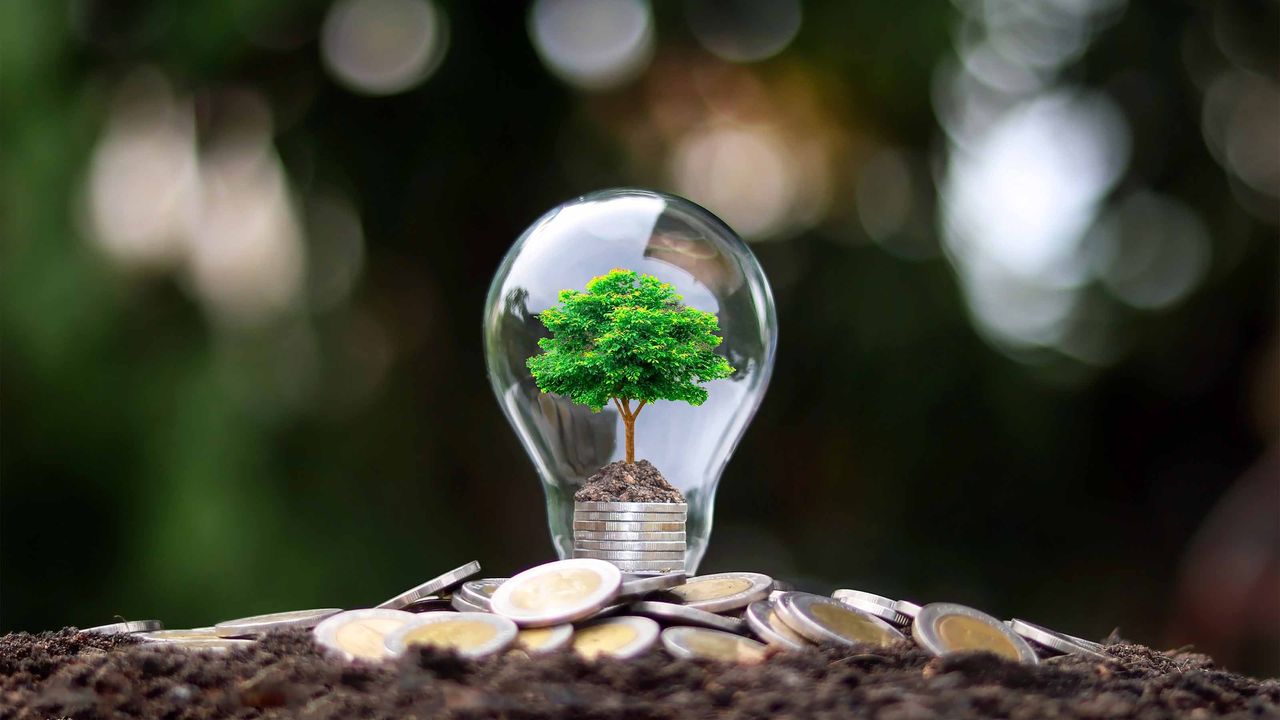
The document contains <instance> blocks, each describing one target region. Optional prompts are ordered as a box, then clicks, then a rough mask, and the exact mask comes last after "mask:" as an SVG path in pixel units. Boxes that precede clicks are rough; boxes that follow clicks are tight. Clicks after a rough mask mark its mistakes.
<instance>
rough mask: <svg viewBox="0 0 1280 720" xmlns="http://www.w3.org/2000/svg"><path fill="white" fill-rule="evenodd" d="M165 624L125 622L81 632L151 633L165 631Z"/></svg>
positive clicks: (109, 633) (141, 621) (157, 621)
mask: <svg viewBox="0 0 1280 720" xmlns="http://www.w3.org/2000/svg"><path fill="white" fill-rule="evenodd" d="M163 629H164V623H162V622H160V621H159V620H125V621H123V622H116V623H108V624H106V625H95V626H93V627H89V628H85V629H83V630H81V631H80V632H87V633H97V634H99V635H120V634H127V633H138V632H151V631H152V630H163Z"/></svg>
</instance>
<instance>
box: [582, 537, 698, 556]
mask: <svg viewBox="0 0 1280 720" xmlns="http://www.w3.org/2000/svg"><path fill="white" fill-rule="evenodd" d="M573 547H574V548H577V549H580V550H631V551H633V552H635V551H639V552H681V553H682V552H684V551H685V550H686V549H687V546H686V545H685V544H684V541H683V540H671V541H662V542H646V541H637V540H577V539H575V540H574V541H573Z"/></svg>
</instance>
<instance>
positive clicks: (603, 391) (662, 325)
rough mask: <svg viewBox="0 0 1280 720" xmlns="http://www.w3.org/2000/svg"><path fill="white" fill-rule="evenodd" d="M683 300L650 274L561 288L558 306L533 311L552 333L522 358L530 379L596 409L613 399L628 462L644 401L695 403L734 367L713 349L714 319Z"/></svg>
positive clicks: (617, 275)
mask: <svg viewBox="0 0 1280 720" xmlns="http://www.w3.org/2000/svg"><path fill="white" fill-rule="evenodd" d="M681 300H682V298H681V297H680V296H679V295H677V294H676V292H675V289H674V288H672V287H671V285H669V284H667V283H664V282H661V281H660V280H658V279H657V278H655V277H653V276H651V275H641V274H638V273H636V272H634V271H632V270H613V271H611V272H609V273H608V274H607V275H602V276H600V277H596V278H592V279H591V282H589V283H587V291H586V292H579V291H577V290H562V291H560V304H559V305H558V306H557V307H554V308H549V309H547V310H544V311H543V312H542V313H540V314H539V316H538V317H539V319H540V320H541V321H542V324H543V325H545V326H546V327H547V329H548V330H549V331H551V337H549V338H544V339H542V340H539V341H538V346H539V347H540V348H542V350H543V352H542V353H540V354H538V355H534V356H533V357H531V358H529V360H528V366H529V370H530V371H531V372H532V373H533V379H534V381H535V382H536V383H537V384H538V387H539V388H541V389H542V391H543V392H549V393H555V394H557V395H563V396H565V397H568V398H569V399H571V400H573V401H574V402H576V403H581V404H583V405H586V406H588V407H590V408H591V409H592V411H594V412H599V411H600V410H601V409H602V408H603V407H604V406H605V405H607V404H609V403H613V404H614V405H615V406H616V407H617V408H618V412H619V413H621V414H622V419H623V422H624V423H625V424H626V430H627V462H635V441H634V436H635V419H636V417H637V416H639V414H640V411H641V410H642V409H644V407H645V405H647V404H649V403H651V402H654V401H657V400H683V401H684V402H687V403H689V404H690V405H701V404H702V403H703V402H704V401H705V400H706V399H707V391H706V389H704V388H703V387H701V385H700V383H704V382H708V381H711V380H717V379H719V378H725V377H729V376H730V375H731V374H733V372H734V369H733V368H732V367H730V366H729V363H728V361H726V360H725V359H724V358H723V357H720V356H719V355H716V354H715V352H714V349H715V347H716V346H717V345H719V344H720V336H719V335H717V334H716V333H717V332H718V331H719V329H720V328H719V323H718V322H717V321H716V316H715V315H713V314H711V313H709V312H703V311H701V310H696V309H694V308H690V307H685V306H684V305H683V304H682V303H681ZM633 401H635V402H638V403H639V404H638V405H637V406H636V407H635V408H634V409H632V407H631V403H632V402H633Z"/></svg>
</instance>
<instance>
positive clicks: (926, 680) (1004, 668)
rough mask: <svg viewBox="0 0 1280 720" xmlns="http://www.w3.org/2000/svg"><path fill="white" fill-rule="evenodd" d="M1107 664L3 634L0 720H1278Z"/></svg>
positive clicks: (1166, 669) (1118, 654)
mask: <svg viewBox="0 0 1280 720" xmlns="http://www.w3.org/2000/svg"><path fill="white" fill-rule="evenodd" d="M1107 652H1108V654H1110V655H1111V656H1112V658H1113V660H1110V661H1106V662H1103V661H1092V660H1085V659H1078V658H1074V657H1059V658H1054V659H1048V660H1046V661H1045V662H1043V663H1042V664H1041V665H1040V666H1037V667H1029V666H1024V665H1017V664H1013V663H1009V662H1006V661H1003V660H1001V659H999V658H997V657H995V656H993V655H988V654H962V655H953V656H950V657H947V658H933V657H930V656H929V655H927V654H925V653H924V652H923V651H921V650H920V649H918V648H917V647H915V646H914V645H911V644H909V643H901V644H899V645H897V646H894V647H892V648H887V649H879V648H876V649H872V648H867V649H866V650H865V651H862V652H859V651H857V650H852V651H851V650H849V649H847V648H834V647H827V648H815V649H811V650H804V651H798V652H779V653H777V654H774V655H772V656H771V657H769V658H768V659H767V660H766V661H765V662H764V663H762V664H759V665H754V666H740V665H724V664H717V663H706V662H694V661H688V660H673V659H671V658H670V657H668V656H667V655H665V654H664V653H663V652H662V651H660V650H654V651H652V652H650V653H649V654H647V655H645V656H642V657H639V658H636V659H632V660H626V661H617V660H604V661H597V662H586V661H583V660H581V659H579V658H577V657H576V656H574V655H572V654H571V653H569V652H567V651H566V652H561V653H556V654H552V655H547V656H542V657H537V658H529V657H525V656H523V655H521V654H518V653H509V654H508V655H506V656H503V657H495V658H489V659H485V660H480V661H465V660H461V659H459V658H458V657H456V656H454V655H452V654H449V653H442V652H438V651H434V650H431V649H426V648H421V649H415V650H414V651H412V652H410V653H408V654H406V655H405V656H404V657H402V658H400V659H399V660H398V661H392V662H387V663H385V664H382V665H366V664H346V663H343V662H339V661H336V660H332V659H330V658H328V657H326V656H325V655H323V654H322V652H321V651H320V650H319V649H318V648H317V647H316V646H315V645H313V644H312V642H311V638H310V635H309V634H308V633H307V632H306V631H289V632H281V633H274V634H271V635H268V636H266V637H265V638H263V639H262V640H261V641H260V642H259V643H257V644H256V645H255V646H252V647H248V648H245V649H237V650H233V651H231V652H227V653H211V652H194V651H191V650H184V649H182V648H179V647H164V646H159V645H141V644H136V641H134V640H133V639H131V638H128V637H125V636H114V637H112V636H98V635H91V634H85V633H77V632H75V631H74V629H66V630H62V631H59V632H50V633H43V634H40V635H29V634H26V633H15V634H11V635H7V636H4V637H0V718H5V719H8V718H41V719H44V718H114V717H128V718H224V717H225V718H284V717H290V718H292V717H297V718H436V717H441V718H520V719H526V718H527V719H534V718H610V719H613V718H616V719H618V720H623V719H626V720H639V719H640V718H836V717H840V718H844V717H850V718H877V719H880V720H928V719H930V718H961V719H963V718H1014V719H1020V718H1026V719H1028V720H1031V719H1033V718H1034V719H1050V720H1052V719H1054V718H1193V719H1194V718H1215V717H1233V718H1280V681H1278V680H1255V679H1251V678H1247V677H1243V676H1241V675H1237V674H1234V673H1229V672H1224V671H1221V670H1217V669H1215V668H1214V666H1213V663H1212V661H1211V660H1210V659H1209V658H1207V657H1205V656H1202V655H1195V654H1190V653H1182V654H1177V653H1175V654H1164V653H1159V652H1156V651H1153V650H1150V649H1148V648H1145V647H1142V646H1139V645H1130V644H1125V643H1120V642H1116V643H1115V644H1112V645H1110V646H1109V647H1108V649H1107Z"/></svg>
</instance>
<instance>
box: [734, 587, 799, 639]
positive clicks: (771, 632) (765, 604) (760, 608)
mask: <svg viewBox="0 0 1280 720" xmlns="http://www.w3.org/2000/svg"><path fill="white" fill-rule="evenodd" d="M783 592H789V591H786V590H784V591H783ZM743 619H744V620H746V621H747V625H748V626H749V627H750V628H751V631H752V632H754V633H755V634H756V637H758V638H760V639H761V640H764V641H765V642H766V643H768V644H770V645H777V646H779V647H784V648H787V649H788V650H803V649H804V648H806V647H809V646H810V644H811V643H810V642H809V640H808V639H806V638H805V637H804V636H803V635H800V634H799V633H797V632H796V631H795V630H792V629H791V627H790V626H789V625H787V624H786V623H784V622H783V621H782V620H781V619H779V618H778V612H777V610H776V609H775V608H774V606H773V601H772V600H757V601H755V602H753V603H751V604H750V605H748V606H747V612H746V613H745V614H744V615H743Z"/></svg>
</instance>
